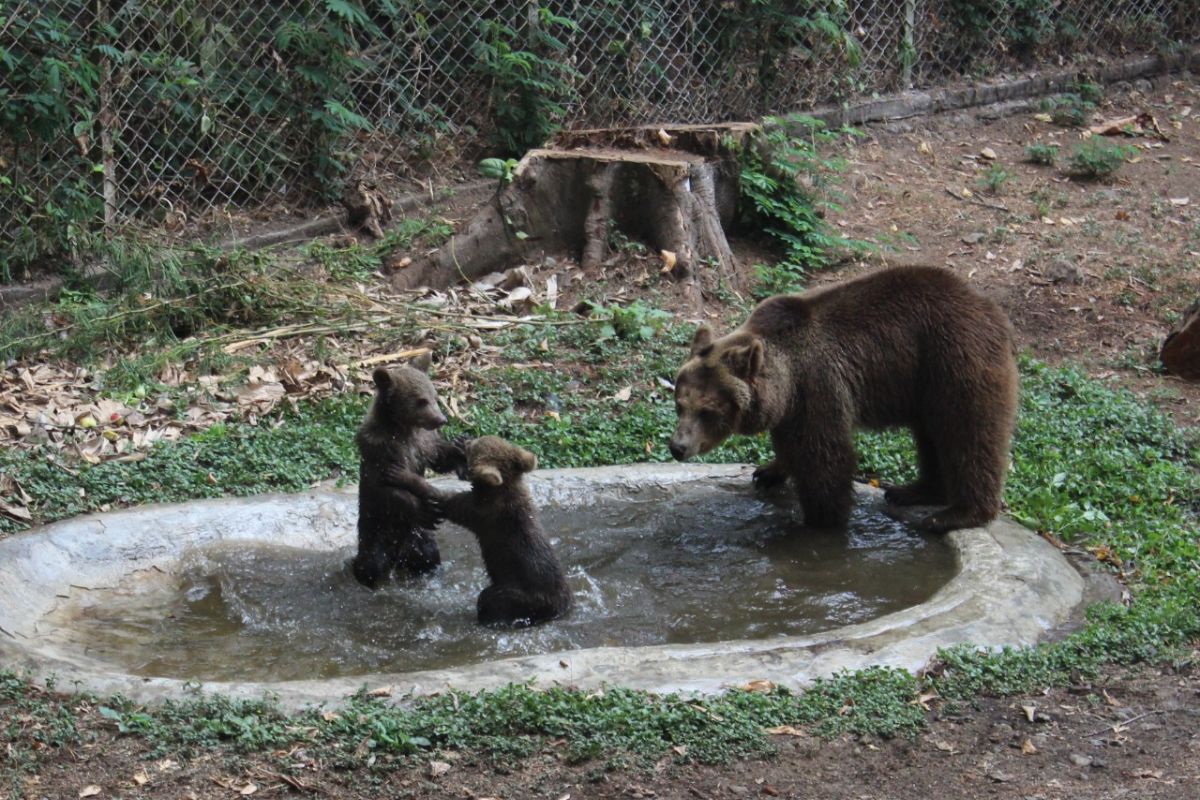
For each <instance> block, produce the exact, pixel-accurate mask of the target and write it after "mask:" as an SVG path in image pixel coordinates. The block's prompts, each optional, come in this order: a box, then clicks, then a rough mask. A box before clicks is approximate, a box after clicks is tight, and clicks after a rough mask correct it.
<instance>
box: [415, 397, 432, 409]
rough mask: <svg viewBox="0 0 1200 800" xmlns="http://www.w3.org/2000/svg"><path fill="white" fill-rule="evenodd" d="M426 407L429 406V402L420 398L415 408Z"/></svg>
mask: <svg viewBox="0 0 1200 800" xmlns="http://www.w3.org/2000/svg"><path fill="white" fill-rule="evenodd" d="M428 406H429V401H428V400H426V399H425V398H421V399H420V400H418V401H417V408H427V407H428Z"/></svg>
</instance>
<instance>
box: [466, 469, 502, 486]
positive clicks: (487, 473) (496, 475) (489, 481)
mask: <svg viewBox="0 0 1200 800" xmlns="http://www.w3.org/2000/svg"><path fill="white" fill-rule="evenodd" d="M471 477H473V478H475V479H476V480H478V481H479V482H480V483H482V484H484V485H485V486H500V485H502V484H503V483H504V476H503V475H501V474H500V470H498V469H496V468H495V467H493V466H491V465H490V464H489V465H487V466H484V467H479V468H478V469H476V470H475V471H474V473H473V474H472V476H471Z"/></svg>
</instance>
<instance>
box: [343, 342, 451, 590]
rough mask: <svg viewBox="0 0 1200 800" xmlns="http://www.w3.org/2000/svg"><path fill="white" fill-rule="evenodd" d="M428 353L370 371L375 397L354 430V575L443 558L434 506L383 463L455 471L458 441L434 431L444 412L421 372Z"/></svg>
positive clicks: (373, 578) (364, 578) (429, 565)
mask: <svg viewBox="0 0 1200 800" xmlns="http://www.w3.org/2000/svg"><path fill="white" fill-rule="evenodd" d="M430 363H431V359H430V356H429V354H428V353H426V354H424V355H422V356H420V357H419V358H417V359H414V360H413V361H412V362H410V365H405V366H396V367H387V368H380V369H377V370H375V372H374V375H373V377H374V380H375V399H374V400H373V401H372V402H371V408H370V410H369V411H368V412H367V416H366V418H365V419H364V420H363V423H362V425H361V426H360V427H359V429H358V434H357V435H356V436H355V444H357V446H358V453H359V467H358V552H357V554H356V555H355V556H354V559H353V561H352V562H351V570H352V572H353V573H354V577H355V579H356V580H357V581H358V582H359V583H361V584H363V585H364V586H368V587H370V588H372V589H373V588H375V587H377V586H378V585H379V584H380V583H381V582H382V581H384V580H385V579H386V578H387V576H388V575H389V573H391V572H392V570H398V571H402V572H406V573H408V574H410V575H421V574H424V573H427V572H430V571H432V570H433V569H435V568H436V567H437V566H438V564H440V563H441V561H442V557H441V554H440V553H439V552H438V546H437V542H436V541H435V540H434V538H433V528H434V527H435V526H436V525H437V524H438V522H440V521H441V520H440V517H439V516H438V512H437V508H436V506H435V505H431V504H430V503H428V502H426V500H425V498H423V497H420V496H418V495H416V494H413V493H412V492H410V491H406V490H405V489H403V488H401V487H399V486H396V485H394V484H390V483H388V481H387V478H386V472H387V470H388V469H395V470H399V471H402V472H407V473H411V474H413V475H420V474H423V473H424V472H425V469H426V468H430V469H433V470H434V471H435V472H453V471H461V470H463V469H464V468H465V466H466V454H465V452H464V446H463V443H462V442H449V441H446V440H445V439H443V438H442V437H441V436H440V435H439V434H438V433H437V430H438V428H441V427H442V426H443V425H445V424H446V417H445V416H444V415H443V414H442V412H441V410H440V409H439V408H438V398H437V393H436V392H435V391H434V388H433V383H432V382H431V381H430V380H429V376H428V375H427V374H426V372H427V371H428V369H429V367H430Z"/></svg>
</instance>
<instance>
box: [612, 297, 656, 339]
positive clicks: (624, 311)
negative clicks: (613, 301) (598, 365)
mask: <svg viewBox="0 0 1200 800" xmlns="http://www.w3.org/2000/svg"><path fill="white" fill-rule="evenodd" d="M594 313H595V317H596V319H598V320H601V321H602V323H603V324H601V326H600V338H601V339H611V338H614V337H615V338H617V339H625V340H628V341H634V342H637V341H642V342H644V341H649V340H650V339H652V338H654V336H655V334H657V333H658V331H660V330H661V329H662V327H663V325H665V324H666V323H667V321H668V320H670V319H671V314H670V313H669V312H666V311H663V310H662V309H658V308H651V307H649V306H646V305H644V304H643V303H642V302H641V301H640V300H639V301H635V302H633V303H630V304H629V305H627V306H607V307H605V306H596V307H595V312H594Z"/></svg>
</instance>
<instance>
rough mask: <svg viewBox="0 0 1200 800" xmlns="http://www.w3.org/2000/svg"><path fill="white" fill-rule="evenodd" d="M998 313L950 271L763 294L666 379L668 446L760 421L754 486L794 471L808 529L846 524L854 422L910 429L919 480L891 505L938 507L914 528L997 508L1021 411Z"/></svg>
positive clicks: (950, 524) (709, 440)
mask: <svg viewBox="0 0 1200 800" xmlns="http://www.w3.org/2000/svg"><path fill="white" fill-rule="evenodd" d="M1017 387H1018V377H1017V367H1016V362H1015V359H1014V357H1013V339H1012V330H1011V326H1010V325H1009V322H1008V319H1007V317H1006V316H1005V315H1004V312H1003V311H1002V310H1001V309H1000V308H999V307H998V306H997V305H996V304H995V303H993V302H991V301H990V300H988V299H986V298H984V297H983V296H981V295H979V294H977V293H976V292H975V291H974V290H972V289H971V288H970V287H969V286H967V284H966V283H964V282H963V281H962V280H961V279H959V278H958V277H956V276H955V275H953V274H952V273H950V272H948V271H946V270H943V269H938V268H934V267H901V268H896V269H887V270H880V271H878V272H875V273H872V274H870V275H867V276H864V277H861V278H858V279H855V280H851V281H847V282H845V283H841V284H837V285H834V286H830V287H826V288H820V289H815V290H812V291H809V292H806V293H804V294H799V295H781V296H777V297H772V298H769V299H767V300H764V301H763V302H762V303H760V304H759V305H758V307H757V308H755V310H754V311H753V312H752V313H751V314H750V317H749V318H748V319H747V320H746V321H745V323H744V324H742V326H741V327H739V328H737V329H736V330H734V331H732V332H730V333H729V334H727V335H725V336H723V337H721V338H719V339H714V338H713V335H712V333H711V331H710V330H709V329H708V328H707V327H705V326H702V327H700V328H699V329H698V330H697V331H696V335H695V338H694V340H693V342H692V350H691V354H690V357H689V358H688V360H687V362H686V363H685V364H684V365H683V367H682V368H681V369H680V371H679V374H678V377H677V378H676V381H675V405H676V411H677V413H678V418H679V419H678V426H677V427H676V430H675V434H674V436H673V437H672V439H671V444H670V449H671V453H672V455H674V456H675V458H677V459H678V460H681V461H683V460H686V459H688V458H692V457H693V456H696V455H699V454H702V453H705V452H707V451H709V450H711V449H712V448H714V447H716V446H717V445H718V444H720V443H721V442H722V441H723V440H724V439H725V438H726V437H728V436H729V435H731V434H734V433H738V434H748V435H752V434H757V433H761V432H764V431H769V432H770V436H771V441H772V444H773V445H774V448H775V460H774V461H772V462H771V463H769V464H766V465H764V466H762V467H760V468H759V469H758V470H757V471H756V473H755V482H756V483H759V484H761V485H767V484H771V483H778V482H781V481H783V480H786V479H788V478H790V479H791V481H792V483H793V486H794V488H795V490H796V493H797V495H798V498H799V501H800V504H801V506H802V507H803V510H804V515H805V521H806V523H807V524H809V525H812V526H814V527H839V526H842V525H844V524H845V523H846V520H847V518H848V516H849V512H850V507H851V503H852V501H853V488H852V481H853V477H854V472H855V466H856V457H855V453H854V447H853V439H852V434H853V432H854V429H855V428H857V427H865V428H875V429H878V428H890V427H896V426H905V427H908V428H909V429H910V430H911V431H912V434H913V438H914V440H915V443H916V449H917V460H918V467H919V477H918V478H917V480H916V481H915V482H913V483H910V484H908V485H905V486H897V487H893V488H891V489H890V490H889V491H888V492H887V499H888V501H889V502H891V503H893V504H895V505H938V506H946V508H944V509H942V510H939V511H937V512H935V513H933V514H931V515H929V516H927V517H925V518H924V520H923V521H921V522H920V523H919V526H920V527H922V528H924V529H926V530H931V531H947V530H951V529H955V528H966V527H974V526H978V525H983V524H985V523H987V522H988V521H989V520H991V519H993V518H994V517H995V516H996V514H997V513H999V511H1000V502H1001V493H1002V490H1003V486H1004V476H1005V473H1006V471H1007V467H1008V453H1009V444H1010V440H1011V437H1012V430H1013V424H1014V421H1015V418H1016V410H1017Z"/></svg>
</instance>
